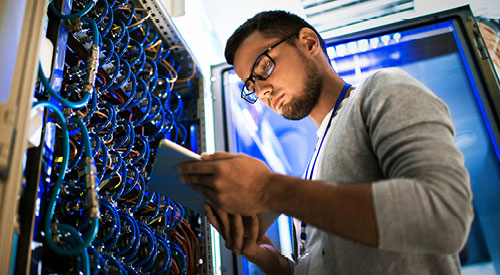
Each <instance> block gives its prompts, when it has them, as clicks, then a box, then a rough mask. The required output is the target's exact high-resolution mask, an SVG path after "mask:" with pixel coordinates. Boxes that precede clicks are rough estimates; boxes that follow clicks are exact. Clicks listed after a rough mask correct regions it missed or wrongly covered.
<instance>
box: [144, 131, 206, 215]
mask: <svg viewBox="0 0 500 275" xmlns="http://www.w3.org/2000/svg"><path fill="white" fill-rule="evenodd" d="M200 160H201V156H200V155H198V154H196V153H195V152H192V151H190V150H188V149H186V148H184V147H182V146H181V145H179V144H177V143H175V142H173V141H170V140H168V139H163V140H161V141H160V145H159V146H158V153H157V155H156V160H155V162H154V165H153V169H152V171H151V180H150V182H149V190H151V191H154V192H157V193H159V194H162V195H164V196H167V197H169V198H170V199H172V200H174V201H175V202H177V203H181V204H182V205H183V206H186V207H188V208H190V209H191V210H193V211H195V212H197V213H199V214H202V215H204V214H205V210H203V204H204V203H205V202H206V200H207V199H206V198H205V196H203V195H202V194H201V193H198V192H197V191H195V190H194V189H192V188H191V187H189V185H187V184H185V183H182V182H181V181H180V174H179V172H177V166H179V164H180V163H182V162H185V161H200Z"/></svg>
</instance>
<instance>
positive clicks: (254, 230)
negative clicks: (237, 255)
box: [247, 215, 259, 243]
mask: <svg viewBox="0 0 500 275" xmlns="http://www.w3.org/2000/svg"><path fill="white" fill-rule="evenodd" d="M247 235H248V236H247V240H248V242H250V243H256V242H257V238H258V237H259V219H258V218H257V216H256V215H253V216H252V217H251V220H250V226H249V228H248V233H247Z"/></svg>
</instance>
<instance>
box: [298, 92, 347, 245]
mask: <svg viewBox="0 0 500 275" xmlns="http://www.w3.org/2000/svg"><path fill="white" fill-rule="evenodd" d="M349 87H351V84H349V83H346V84H345V85H344V87H343V88H342V91H341V92H340V95H339V97H338V98H337V102H335V107H333V111H332V114H331V115H330V119H329V120H328V124H327V125H326V129H325V133H324V134H323V137H322V138H321V141H320V143H319V146H318V148H317V149H316V150H314V152H313V157H314V161H313V164H312V167H311V172H309V176H307V174H308V171H309V165H311V161H312V160H313V159H312V158H313V157H311V160H310V161H309V163H308V164H307V168H306V173H305V176H304V178H305V179H309V180H312V176H313V172H314V167H315V166H316V161H317V160H318V156H319V153H320V152H321V146H323V141H325V137H326V134H327V133H328V130H329V129H330V126H331V124H332V119H333V116H334V115H335V112H337V110H338V108H339V106H340V102H342V99H344V96H345V94H346V92H347V90H348V89H349ZM314 153H316V155H315V154H314ZM300 227H301V228H300V250H301V252H300V254H304V250H305V244H306V239H307V235H306V227H307V223H305V222H301V223H300Z"/></svg>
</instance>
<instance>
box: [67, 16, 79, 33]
mask: <svg viewBox="0 0 500 275" xmlns="http://www.w3.org/2000/svg"><path fill="white" fill-rule="evenodd" d="M67 22H68V31H69V32H72V33H75V32H80V31H82V22H81V21H80V18H76V19H70V20H68V21H67Z"/></svg>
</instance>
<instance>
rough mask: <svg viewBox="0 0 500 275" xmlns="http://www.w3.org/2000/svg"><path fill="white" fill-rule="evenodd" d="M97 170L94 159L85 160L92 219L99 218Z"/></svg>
mask: <svg viewBox="0 0 500 275" xmlns="http://www.w3.org/2000/svg"><path fill="white" fill-rule="evenodd" d="M96 174H97V170H96V168H95V165H94V159H93V158H92V157H86V158H85V183H86V187H87V207H88V208H89V210H88V211H89V216H90V218H98V217H99V200H98V198H97V190H96V189H97V188H96Z"/></svg>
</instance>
